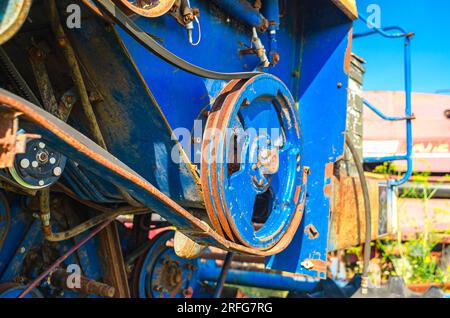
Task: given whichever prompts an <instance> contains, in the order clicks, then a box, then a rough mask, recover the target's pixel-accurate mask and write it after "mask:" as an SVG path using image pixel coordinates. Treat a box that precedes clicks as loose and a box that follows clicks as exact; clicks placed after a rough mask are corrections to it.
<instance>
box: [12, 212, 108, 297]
mask: <svg viewBox="0 0 450 318" xmlns="http://www.w3.org/2000/svg"><path fill="white" fill-rule="evenodd" d="M111 222H112V220H109V221H107V222H105V223H103V224H102V225H100V226H99V227H97V228H96V229H95V230H93V231H92V232H91V233H89V234H88V235H87V236H86V237H85V238H83V239H82V240H81V241H80V242H78V243H77V244H75V245H74V246H73V247H72V248H71V249H69V250H68V251H67V252H66V253H65V254H64V255H62V256H61V257H59V258H58V259H57V260H56V261H55V262H54V263H53V264H52V265H50V267H48V268H47V269H46V270H45V271H44V272H43V273H42V274H41V275H39V276H38V277H37V278H35V279H34V280H33V281H32V282H31V283H30V284H29V285H28V287H27V288H25V289H24V291H23V292H22V293H20V295H19V296H18V297H17V298H23V297H25V296H26V295H27V294H28V293H29V292H30V291H32V290H33V288H35V287H36V286H37V285H38V284H39V283H40V282H41V281H42V280H43V279H44V278H45V277H47V275H48V274H50V273H51V272H52V271H53V270H54V269H55V268H57V267H58V266H59V265H61V263H62V262H64V261H65V260H66V259H67V258H68V257H69V256H70V255H72V254H73V253H74V252H76V251H77V250H78V249H79V248H80V247H81V246H83V245H84V244H85V243H86V242H87V241H89V240H90V239H91V238H93V237H94V236H95V235H97V234H98V233H99V232H100V231H101V230H103V229H104V228H106V227H107V226H108V225H109V224H110V223H111Z"/></svg>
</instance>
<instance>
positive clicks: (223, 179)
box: [201, 74, 303, 250]
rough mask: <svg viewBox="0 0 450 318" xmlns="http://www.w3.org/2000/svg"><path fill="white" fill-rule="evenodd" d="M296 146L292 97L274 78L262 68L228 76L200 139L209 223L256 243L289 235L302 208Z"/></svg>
mask: <svg viewBox="0 0 450 318" xmlns="http://www.w3.org/2000/svg"><path fill="white" fill-rule="evenodd" d="M302 149H303V147H302V138H301V128H300V120H299V115H298V112H297V110H296V108H295V102H294V99H293V97H292V95H291V93H290V92H289V90H288V89H287V87H286V86H285V85H284V84H283V83H282V82H281V81H280V80H279V79H277V78H276V77H274V76H272V75H270V74H261V75H257V76H254V77H253V78H251V79H248V80H235V81H231V82H230V83H228V85H226V87H225V88H224V89H223V91H222V92H221V93H220V94H219V96H218V97H217V99H216V102H215V105H214V106H213V109H212V111H211V113H210V115H209V117H208V120H207V123H206V127H205V133H204V139H203V144H202V164H201V181H202V189H203V195H204V198H205V204H206V208H207V212H208V216H209V219H210V221H211V224H212V225H213V227H214V228H215V230H216V231H217V232H218V233H219V234H221V235H224V236H225V237H226V238H227V239H229V240H231V241H234V242H236V243H239V244H243V245H245V246H247V247H251V248H256V249H259V250H268V249H270V248H272V247H274V246H275V245H276V244H277V243H279V242H280V241H281V240H282V238H283V237H284V236H285V235H287V232H288V231H289V235H292V227H291V221H292V220H293V218H294V216H295V214H296V213H301V211H302V210H301V209H298V207H299V205H300V204H301V202H300V201H301V198H300V197H301V195H300V194H301V192H302V179H303V165H302ZM297 217H298V216H297ZM294 230H296V229H294Z"/></svg>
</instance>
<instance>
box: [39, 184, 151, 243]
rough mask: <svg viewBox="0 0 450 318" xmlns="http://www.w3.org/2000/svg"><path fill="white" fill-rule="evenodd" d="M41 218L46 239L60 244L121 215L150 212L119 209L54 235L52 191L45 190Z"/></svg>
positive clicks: (136, 209)
mask: <svg viewBox="0 0 450 318" xmlns="http://www.w3.org/2000/svg"><path fill="white" fill-rule="evenodd" d="M39 199H40V216H41V220H42V225H43V231H44V234H45V239H46V240H47V241H50V242H60V241H65V240H68V239H71V238H73V237H75V236H78V235H80V234H82V233H84V232H86V231H88V230H90V229H91V228H93V227H95V226H97V225H99V224H101V223H103V222H105V221H113V220H115V219H116V218H117V217H118V216H119V215H124V214H137V213H142V212H150V210H149V209H148V208H129V207H126V208H119V209H116V210H112V209H111V210H109V211H108V212H105V213H103V214H100V215H97V216H95V217H93V218H91V219H89V220H87V221H85V222H83V223H81V224H79V225H77V226H75V227H73V228H71V229H70V230H67V231H64V232H59V233H53V232H52V229H51V225H50V215H51V212H50V190H49V189H48V188H47V189H44V190H41V191H40V197H39Z"/></svg>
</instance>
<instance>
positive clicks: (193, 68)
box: [93, 0, 260, 81]
mask: <svg viewBox="0 0 450 318" xmlns="http://www.w3.org/2000/svg"><path fill="white" fill-rule="evenodd" d="M93 1H94V2H95V3H96V4H97V5H98V6H99V8H100V9H101V10H102V11H104V12H105V13H106V14H107V15H108V16H110V17H111V18H112V19H113V20H114V21H115V22H116V23H117V24H119V25H120V26H121V27H122V28H123V29H124V30H125V31H126V32H127V33H128V34H129V35H131V36H132V37H133V38H134V39H135V40H136V41H138V42H139V43H140V44H141V45H142V46H144V47H145V48H146V49H147V50H149V51H150V52H152V53H153V54H155V55H156V56H158V57H160V58H161V59H163V60H164V61H166V62H168V63H170V64H172V65H174V66H176V67H178V68H180V69H182V70H184V71H186V72H188V73H191V74H194V75H197V76H200V77H205V78H210V79H217V80H225V81H230V80H233V79H248V78H251V77H253V76H255V75H257V74H260V73H259V72H239V73H221V72H215V71H211V70H208V69H205V68H202V67H200V66H197V65H194V64H191V63H189V62H187V61H185V60H183V59H182V58H180V57H179V56H177V55H175V54H173V53H172V52H170V51H169V50H167V49H166V48H165V47H163V46H162V45H161V44H159V43H158V42H157V41H155V40H154V39H153V38H152V37H151V36H150V35H149V34H148V33H146V32H145V31H144V30H142V29H141V28H140V27H139V26H138V25H137V24H136V23H135V22H134V21H133V20H132V19H130V18H129V17H128V16H127V15H126V14H125V13H124V12H123V11H122V10H120V8H119V7H118V6H117V5H116V4H115V3H114V2H112V1H111V0H93Z"/></svg>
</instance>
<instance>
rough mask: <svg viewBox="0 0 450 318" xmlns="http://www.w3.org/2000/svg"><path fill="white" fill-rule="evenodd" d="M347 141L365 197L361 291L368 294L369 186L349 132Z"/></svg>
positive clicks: (370, 229)
mask: <svg viewBox="0 0 450 318" xmlns="http://www.w3.org/2000/svg"><path fill="white" fill-rule="evenodd" d="M345 143H346V144H347V147H348V149H349V150H350V152H351V154H352V157H353V161H354V162H355V166H356V170H357V171H358V175H359V179H360V182H361V188H362V192H363V198H364V212H365V216H366V233H365V242H364V264H363V276H362V282H361V292H362V294H367V288H368V275H369V262H370V249H371V248H370V242H371V241H372V217H371V216H372V211H371V209H370V196H369V187H368V186H367V180H366V176H365V175H364V167H363V164H362V161H361V158H360V157H359V155H358V152H357V151H356V148H355V146H354V145H353V143H352V142H351V140H350V138H349V137H348V134H347V133H346V134H345Z"/></svg>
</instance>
